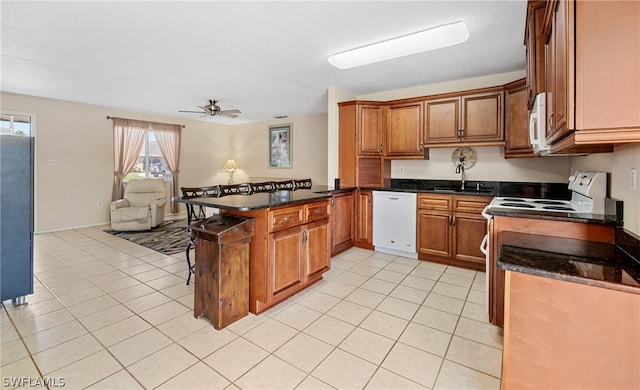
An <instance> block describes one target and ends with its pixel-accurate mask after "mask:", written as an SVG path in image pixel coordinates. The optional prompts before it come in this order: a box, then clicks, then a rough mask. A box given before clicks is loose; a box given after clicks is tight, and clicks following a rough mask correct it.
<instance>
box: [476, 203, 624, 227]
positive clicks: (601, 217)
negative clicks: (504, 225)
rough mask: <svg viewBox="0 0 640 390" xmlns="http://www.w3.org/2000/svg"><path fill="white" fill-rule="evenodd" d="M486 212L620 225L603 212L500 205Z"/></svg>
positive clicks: (508, 215)
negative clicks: (512, 207)
mask: <svg viewBox="0 0 640 390" xmlns="http://www.w3.org/2000/svg"><path fill="white" fill-rule="evenodd" d="M487 213H488V214H490V215H493V216H502V217H514V218H531V219H543V220H549V221H567V222H577V223H591V224H598V225H611V226H620V225H622V222H621V221H619V220H618V219H617V218H616V216H615V215H605V214H590V213H563V212H559V211H554V212H550V211H541V210H518V209H509V208H504V209H503V208H500V207H491V209H489V210H488V211H487Z"/></svg>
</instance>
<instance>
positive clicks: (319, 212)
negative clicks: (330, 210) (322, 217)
mask: <svg viewBox="0 0 640 390" xmlns="http://www.w3.org/2000/svg"><path fill="white" fill-rule="evenodd" d="M323 212H324V210H320V209H316V210H313V213H314V214H322V213H323Z"/></svg>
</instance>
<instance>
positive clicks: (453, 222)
mask: <svg viewBox="0 0 640 390" xmlns="http://www.w3.org/2000/svg"><path fill="white" fill-rule="evenodd" d="M451 226H456V216H455V215H454V216H452V217H451Z"/></svg>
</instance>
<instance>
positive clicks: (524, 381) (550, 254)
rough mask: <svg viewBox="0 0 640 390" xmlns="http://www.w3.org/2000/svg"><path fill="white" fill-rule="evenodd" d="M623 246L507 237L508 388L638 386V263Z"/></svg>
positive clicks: (502, 261)
mask: <svg viewBox="0 0 640 390" xmlns="http://www.w3.org/2000/svg"><path fill="white" fill-rule="evenodd" d="M619 234H626V233H620V232H616V236H618V235H619ZM619 244H620V240H619V239H618V237H616V243H615V244H614V243H603V242H592V241H584V240H574V239H564V238H557V237H550V236H539V235H532V234H523V233H515V232H503V235H502V239H501V250H500V254H499V261H498V268H500V269H503V270H504V271H505V288H504V301H505V308H504V348H503V372H502V388H503V389H504V390H508V389H549V388H563V389H584V388H603V389H604V388H608V389H638V388H640V353H638V351H640V263H638V262H637V259H635V255H636V254H637V252H635V251H634V250H633V248H632V250H631V251H627V250H626V249H629V248H625V250H623V249H622V247H621V246H620V245H619ZM634 245H635V244H634ZM635 248H636V249H637V246H635Z"/></svg>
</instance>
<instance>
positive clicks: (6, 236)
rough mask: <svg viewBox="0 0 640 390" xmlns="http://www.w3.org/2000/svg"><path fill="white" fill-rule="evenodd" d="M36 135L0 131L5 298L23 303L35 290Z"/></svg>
mask: <svg viewBox="0 0 640 390" xmlns="http://www.w3.org/2000/svg"><path fill="white" fill-rule="evenodd" d="M34 145H35V141H34V138H33V137H22V136H14V135H5V134H1V135H0V275H1V280H0V281H1V283H0V290H1V298H2V301H5V300H7V299H11V300H13V304H23V303H26V302H25V298H26V296H27V295H29V294H33V225H34V223H33V221H34V217H33V202H34V195H33V192H34V189H33V181H34V178H33V176H34V153H35V148H34Z"/></svg>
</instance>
